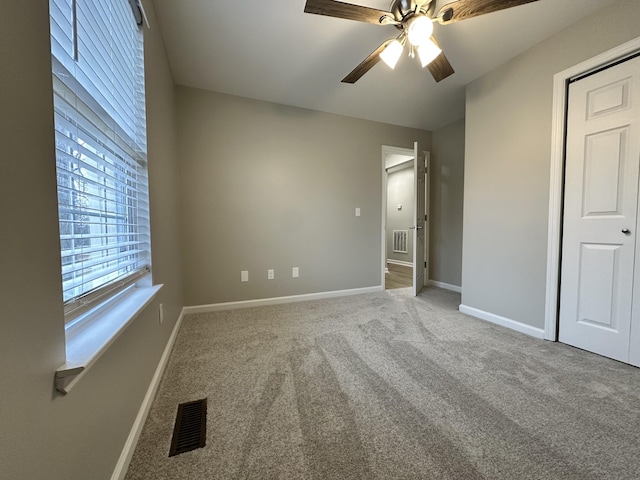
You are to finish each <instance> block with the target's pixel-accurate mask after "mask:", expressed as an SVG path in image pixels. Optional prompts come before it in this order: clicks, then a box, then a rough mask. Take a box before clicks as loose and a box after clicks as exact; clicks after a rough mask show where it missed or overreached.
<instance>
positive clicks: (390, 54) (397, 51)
mask: <svg viewBox="0 0 640 480" xmlns="http://www.w3.org/2000/svg"><path fill="white" fill-rule="evenodd" d="M402 49H403V47H402V44H401V43H400V42H399V41H398V40H393V41H392V42H391V43H390V44H389V45H387V48H385V49H384V50H383V51H382V53H380V58H381V59H382V61H384V63H386V64H387V65H389V67H391V68H395V67H396V64H397V63H398V60H399V59H400V55H402Z"/></svg>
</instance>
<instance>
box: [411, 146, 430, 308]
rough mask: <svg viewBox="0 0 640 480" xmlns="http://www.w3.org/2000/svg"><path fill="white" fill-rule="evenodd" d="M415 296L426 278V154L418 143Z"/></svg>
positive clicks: (414, 245)
mask: <svg viewBox="0 0 640 480" xmlns="http://www.w3.org/2000/svg"><path fill="white" fill-rule="evenodd" d="M413 155H414V157H413V158H414V161H413V178H414V186H415V188H414V192H415V193H414V195H415V201H414V207H413V212H414V213H413V215H414V222H413V227H411V228H412V229H413V295H414V296H417V295H418V294H419V293H420V291H421V290H422V289H423V288H424V284H425V278H424V272H425V246H426V243H425V230H426V229H425V228H424V227H425V201H426V193H425V185H426V184H425V154H424V151H423V150H422V149H421V148H420V145H419V144H418V142H415V143H414V144H413Z"/></svg>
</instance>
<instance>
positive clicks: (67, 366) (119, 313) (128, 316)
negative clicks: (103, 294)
mask: <svg viewBox="0 0 640 480" xmlns="http://www.w3.org/2000/svg"><path fill="white" fill-rule="evenodd" d="M162 287H163V284H159V285H154V286H151V287H137V286H134V287H130V288H129V289H128V290H125V291H123V292H121V293H119V294H118V295H115V296H114V297H113V298H112V299H111V300H109V301H107V302H105V303H104V304H103V305H102V306H99V307H97V308H96V309H94V310H91V311H89V312H87V313H85V314H84V315H81V316H80V317H78V318H77V319H75V320H74V321H73V322H69V323H68V324H67V325H66V326H65V342H66V357H67V360H66V362H65V363H64V365H61V366H60V368H58V369H57V370H56V372H55V374H54V383H55V387H56V390H58V391H59V392H60V393H62V394H63V395H66V394H67V393H69V392H70V391H71V389H72V388H73V387H74V386H75V385H76V384H77V383H78V381H79V380H80V379H81V378H82V377H84V375H85V374H86V373H87V371H88V370H89V368H91V366H92V365H93V364H94V363H95V362H96V361H97V360H98V359H99V358H100V357H101V356H102V354H103V353H104V352H106V351H107V349H108V348H109V346H111V345H112V344H113V342H115V341H116V339H117V338H118V337H119V336H120V334H122V332H124V330H125V329H126V328H127V327H128V326H129V325H131V323H132V322H133V320H134V319H135V318H136V317H137V316H138V315H139V314H140V312H142V311H143V310H144V309H145V308H146V307H147V305H149V304H150V303H151V301H152V300H153V299H154V297H155V296H156V294H157V293H158V292H159V291H160V289H161V288H162Z"/></svg>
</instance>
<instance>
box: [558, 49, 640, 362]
mask: <svg viewBox="0 0 640 480" xmlns="http://www.w3.org/2000/svg"><path fill="white" fill-rule="evenodd" d="M639 163H640V59H638V58H636V59H634V60H629V61H627V62H624V63H622V64H620V65H617V66H614V67H611V68H608V69H606V70H604V71H602V72H599V73H597V74H594V75H591V76H589V77H586V78H583V79H581V80H579V81H577V82H575V83H572V84H571V86H570V87H569V105H568V115H567V151H566V171H565V203H564V224H563V243H562V272H561V288H560V323H559V340H560V341H561V342H564V343H568V344H570V345H574V346H576V347H579V348H582V349H585V350H589V351H591V352H595V353H598V354H600V355H604V356H607V357H610V358H614V359H616V360H620V361H622V362H629V360H630V356H629V355H630V346H631V345H630V338H631V326H632V323H633V321H632V304H633V280H634V266H635V263H636V262H635V256H636V225H637V214H638V173H639Z"/></svg>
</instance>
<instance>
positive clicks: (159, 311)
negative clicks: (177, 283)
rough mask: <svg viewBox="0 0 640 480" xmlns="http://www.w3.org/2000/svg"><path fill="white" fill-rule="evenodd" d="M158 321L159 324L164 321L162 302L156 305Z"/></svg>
mask: <svg viewBox="0 0 640 480" xmlns="http://www.w3.org/2000/svg"><path fill="white" fill-rule="evenodd" d="M158 321H159V322H160V325H162V322H164V305H163V304H162V303H161V304H160V305H158Z"/></svg>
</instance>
